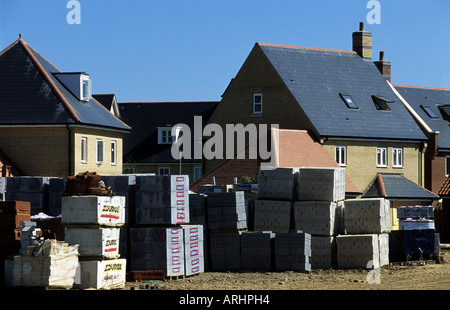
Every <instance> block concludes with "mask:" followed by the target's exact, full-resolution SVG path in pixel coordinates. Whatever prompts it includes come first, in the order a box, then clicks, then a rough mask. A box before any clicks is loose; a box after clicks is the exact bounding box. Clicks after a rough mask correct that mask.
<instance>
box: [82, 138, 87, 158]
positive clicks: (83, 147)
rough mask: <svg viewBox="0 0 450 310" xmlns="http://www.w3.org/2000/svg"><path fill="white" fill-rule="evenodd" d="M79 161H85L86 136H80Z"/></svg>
mask: <svg viewBox="0 0 450 310" xmlns="http://www.w3.org/2000/svg"><path fill="white" fill-rule="evenodd" d="M81 162H82V163H85V162H87V138H86V137H81Z"/></svg>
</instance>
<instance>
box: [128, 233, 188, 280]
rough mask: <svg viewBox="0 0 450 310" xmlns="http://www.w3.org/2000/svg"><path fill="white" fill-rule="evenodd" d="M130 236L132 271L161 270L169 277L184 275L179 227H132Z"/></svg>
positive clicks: (182, 248) (182, 245) (181, 235)
mask: <svg viewBox="0 0 450 310" xmlns="http://www.w3.org/2000/svg"><path fill="white" fill-rule="evenodd" d="M130 235H131V238H130V248H131V250H130V269H131V270H132V271H143V270H163V271H164V272H165V275H166V276H170V277H174V276H183V275H184V274H185V267H184V265H185V258H184V257H185V255H184V237H183V229H182V228H181V227H157V226H153V227H132V228H131V229H130Z"/></svg>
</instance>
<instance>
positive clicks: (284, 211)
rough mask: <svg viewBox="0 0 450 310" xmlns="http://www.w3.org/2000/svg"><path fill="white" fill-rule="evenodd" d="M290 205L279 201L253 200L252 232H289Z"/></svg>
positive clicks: (287, 202)
mask: <svg viewBox="0 0 450 310" xmlns="http://www.w3.org/2000/svg"><path fill="white" fill-rule="evenodd" d="M291 210H292V203H291V202H290V201H280V200H261V199H258V200H255V201H254V209H253V212H254V213H253V219H254V222H253V230H255V231H263V230H267V231H273V232H276V233H282V232H289V229H290V225H291Z"/></svg>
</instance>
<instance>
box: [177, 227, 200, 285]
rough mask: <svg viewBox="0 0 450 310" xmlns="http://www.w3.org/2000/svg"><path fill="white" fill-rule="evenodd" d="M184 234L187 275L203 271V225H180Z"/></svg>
mask: <svg viewBox="0 0 450 310" xmlns="http://www.w3.org/2000/svg"><path fill="white" fill-rule="evenodd" d="M181 227H182V228H183V235H184V254H185V255H184V263H185V274H186V275H187V276H190V275H193V274H199V273H201V272H204V271H205V251H204V234H203V225H182V226H181Z"/></svg>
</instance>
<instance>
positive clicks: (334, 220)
mask: <svg viewBox="0 0 450 310" xmlns="http://www.w3.org/2000/svg"><path fill="white" fill-rule="evenodd" d="M343 207H344V206H343V202H331V201H297V202H295V203H294V222H295V229H299V230H302V231H304V232H307V233H309V234H311V235H318V236H333V235H336V234H338V233H340V232H341V230H342V228H341V227H342V226H343V225H342V221H343V215H342V212H343Z"/></svg>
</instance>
